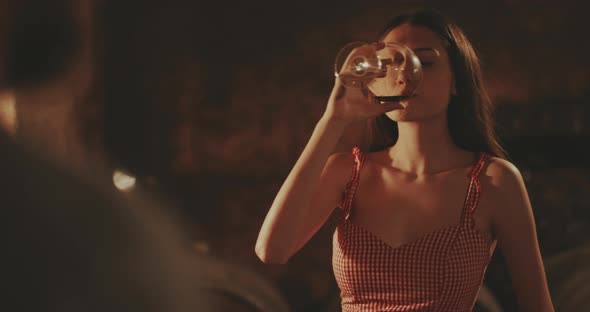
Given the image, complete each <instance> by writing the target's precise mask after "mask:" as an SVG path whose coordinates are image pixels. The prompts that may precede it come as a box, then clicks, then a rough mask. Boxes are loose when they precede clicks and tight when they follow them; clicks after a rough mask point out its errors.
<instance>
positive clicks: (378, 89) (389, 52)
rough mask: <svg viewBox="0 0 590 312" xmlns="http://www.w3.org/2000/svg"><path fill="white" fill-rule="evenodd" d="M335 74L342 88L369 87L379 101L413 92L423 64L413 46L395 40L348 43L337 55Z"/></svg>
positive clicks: (387, 100)
mask: <svg viewBox="0 0 590 312" xmlns="http://www.w3.org/2000/svg"><path fill="white" fill-rule="evenodd" d="M334 74H335V75H336V76H337V77H340V79H341V80H342V83H343V84H344V86H345V87H349V88H368V89H369V90H370V91H371V92H372V93H373V94H374V95H375V98H376V99H377V100H378V101H380V102H392V101H401V100H403V99H406V98H409V97H411V96H412V95H414V94H415V92H416V90H417V89H418V87H419V85H420V82H421V81H422V65H421V63H420V59H419V58H418V57H417V56H416V54H415V53H414V52H413V51H412V49H410V48H408V47H407V46H405V45H403V44H401V43H398V42H376V43H371V44H368V43H365V42H360V41H359V42H351V43H349V44H347V45H345V46H344V47H343V48H342V49H340V51H339V52H338V54H337V55H336V61H335V63H334Z"/></svg>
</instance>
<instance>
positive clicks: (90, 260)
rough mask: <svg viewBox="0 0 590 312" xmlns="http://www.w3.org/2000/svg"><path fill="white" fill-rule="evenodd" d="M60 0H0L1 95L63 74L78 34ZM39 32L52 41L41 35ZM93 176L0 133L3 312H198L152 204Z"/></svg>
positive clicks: (171, 232) (191, 266)
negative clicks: (34, 152)
mask: <svg viewBox="0 0 590 312" xmlns="http://www.w3.org/2000/svg"><path fill="white" fill-rule="evenodd" d="M68 3H69V2H68V1H29V0H24V1H6V0H0V91H5V90H12V89H16V88H19V87H22V86H30V85H42V84H44V83H48V82H50V81H51V80H52V79H53V78H54V77H55V76H56V75H58V74H59V73H60V72H63V71H64V70H66V69H67V68H68V65H69V63H68V61H69V59H70V58H71V57H72V56H73V55H75V54H76V53H77V46H76V42H79V38H78V36H80V33H79V32H78V31H77V29H76V28H75V23H73V22H72V23H70V21H71V16H70V15H69V13H68V12H69V11H68ZM20 27H26V29H27V31H23V29H22V28H20ZM44 27H53V28H52V29H51V30H49V31H48V30H47V29H42V28H44ZM48 33H50V34H52V35H53V36H55V37H49V38H45V37H44V35H45V34H48ZM23 34H26V35H23ZM40 34H42V35H40ZM23 46H25V47H35V49H34V50H31V49H27V50H23V48H22V47H23ZM64 47H66V48H64ZM22 52H26V53H22ZM52 52H56V53H52ZM97 180H98V179H93V178H92V177H81V175H80V174H79V173H74V172H71V171H70V170H69V169H68V168H64V167H62V166H60V165H57V164H55V163H54V162H52V161H49V160H47V159H46V158H45V157H44V156H43V155H37V154H33V153H31V152H30V151H29V150H28V148H27V146H25V144H21V143H20V142H16V141H15V140H14V139H13V138H12V137H11V135H10V134H9V132H8V131H6V130H5V129H2V128H0V207H2V226H1V227H2V242H3V244H2V249H3V252H2V262H1V263H2V283H3V285H4V287H3V290H2V297H3V300H2V306H3V307H7V308H8V307H9V308H8V309H9V310H10V311H72V312H74V311H76V312H78V311H101V312H104V311H197V310H198V309H199V308H206V305H204V303H205V301H203V300H202V298H200V297H199V295H198V294H199V292H198V291H197V289H198V286H197V282H198V278H197V275H196V273H197V272H196V271H195V269H196V268H197V266H198V263H197V262H195V261H196V259H195V258H194V257H193V254H192V253H191V252H190V242H188V241H187V240H186V239H185V237H184V234H183V233H182V231H181V227H180V226H179V224H178V223H177V222H175V221H174V220H173V218H171V217H170V216H169V215H168V214H166V213H164V212H163V210H161V207H159V206H158V207H157V206H156V205H155V204H153V203H151V202H149V201H147V200H144V199H143V198H142V197H140V196H134V195H131V194H122V193H120V192H116V191H115V189H114V187H113V186H112V185H104V184H103V183H99V182H97ZM3 310H4V309H3Z"/></svg>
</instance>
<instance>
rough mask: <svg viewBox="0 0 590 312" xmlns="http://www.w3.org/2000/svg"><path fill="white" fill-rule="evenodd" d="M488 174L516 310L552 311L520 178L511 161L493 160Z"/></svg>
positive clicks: (496, 228)
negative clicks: (493, 194)
mask: <svg viewBox="0 0 590 312" xmlns="http://www.w3.org/2000/svg"><path fill="white" fill-rule="evenodd" d="M488 168H489V169H488V172H489V174H490V176H491V177H492V180H493V181H492V183H493V184H494V185H495V186H496V188H497V189H496V191H497V192H498V194H497V195H498V196H497V197H496V198H497V205H495V207H494V212H493V217H492V218H493V224H494V230H495V232H496V235H497V238H498V247H499V248H500V249H501V251H502V254H503V255H504V258H505V261H506V265H507V267H508V271H509V272H510V276H511V279H512V286H513V288H514V291H515V293H516V297H517V300H518V305H519V311H526V312H528V311H530V312H533V311H534V312H553V311H554V308H553V304H552V302H551V297H550V294H549V289H548V286H547V279H546V275H545V269H544V267H543V260H542V257H541V252H540V249H539V244H538V240H537V232H536V226H535V219H534V215H533V210H532V207H531V203H530V200H529V197H528V193H527V190H526V186H525V184H524V181H523V179H522V176H521V174H520V172H519V170H518V168H516V167H515V166H514V165H513V164H511V163H510V162H508V161H506V160H503V159H499V158H493V159H492V161H491V163H490V165H489V167H488Z"/></svg>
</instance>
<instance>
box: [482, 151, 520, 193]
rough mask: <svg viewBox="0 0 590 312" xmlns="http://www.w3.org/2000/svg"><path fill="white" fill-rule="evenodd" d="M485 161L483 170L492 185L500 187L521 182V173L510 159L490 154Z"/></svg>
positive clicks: (511, 185)
mask: <svg viewBox="0 0 590 312" xmlns="http://www.w3.org/2000/svg"><path fill="white" fill-rule="evenodd" d="M486 163H487V164H486V167H485V170H484V172H485V175H486V177H488V179H487V180H488V181H489V183H491V184H492V185H493V186H495V187H497V188H499V189H502V188H506V187H513V186H515V185H518V184H521V183H522V181H523V178H522V174H521V172H520V170H519V169H518V167H517V166H516V165H515V164H514V163H512V162H511V161H509V160H507V159H504V158H501V157H496V156H491V155H490V156H489V157H488V160H487V162H486Z"/></svg>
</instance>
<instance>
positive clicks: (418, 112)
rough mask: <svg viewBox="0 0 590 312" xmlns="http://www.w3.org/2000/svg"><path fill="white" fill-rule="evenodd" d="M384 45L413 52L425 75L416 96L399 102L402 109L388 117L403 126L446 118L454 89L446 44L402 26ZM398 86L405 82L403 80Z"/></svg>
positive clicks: (425, 32)
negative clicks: (403, 47) (400, 46)
mask: <svg viewBox="0 0 590 312" xmlns="http://www.w3.org/2000/svg"><path fill="white" fill-rule="evenodd" d="M383 42H398V43H402V44H404V45H406V46H407V47H408V48H410V49H412V50H413V51H414V53H415V54H416V56H418V58H419V59H420V62H421V63H422V72H423V76H422V82H421V83H420V85H419V86H418V89H416V91H415V96H413V97H411V98H409V99H406V100H403V101H402V102H400V104H401V106H402V107H400V108H399V109H395V110H393V111H390V112H388V113H387V116H388V117H389V118H390V119H392V120H394V121H398V122H399V121H402V122H403V121H419V120H425V119H429V118H432V117H435V116H439V115H441V114H446V111H447V107H448V103H449V100H450V96H451V94H454V93H455V90H454V88H455V87H454V78H453V74H452V70H451V66H450V62H449V57H448V55H447V51H446V47H445V45H444V43H443V40H442V39H441V38H440V37H439V36H438V35H436V34H435V33H434V32H433V31H431V30H430V29H428V28H426V27H422V26H413V25H410V24H402V25H400V26H397V27H396V28H394V29H392V30H391V31H390V32H389V33H387V35H386V36H385V37H384V38H383ZM398 83H400V84H403V83H404V82H403V80H401V81H400V82H398ZM402 87H403V86H402Z"/></svg>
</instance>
